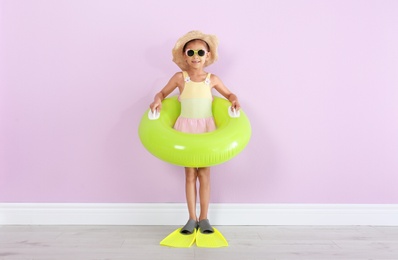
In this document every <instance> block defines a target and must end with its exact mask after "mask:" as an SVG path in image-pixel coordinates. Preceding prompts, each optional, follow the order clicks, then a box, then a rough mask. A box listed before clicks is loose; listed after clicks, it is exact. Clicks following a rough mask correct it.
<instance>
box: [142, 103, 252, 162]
mask: <svg viewBox="0 0 398 260" xmlns="http://www.w3.org/2000/svg"><path fill="white" fill-rule="evenodd" d="M230 105H231V103H230V102H229V101H228V100H226V99H224V98H220V97H214V100H213V107H212V110H213V116H214V120H215V122H216V126H217V129H216V130H215V131H212V132H209V133H203V134H190V133H183V132H179V131H177V130H175V129H174V128H173V126H174V123H175V121H176V120H177V117H178V116H179V115H180V110H181V107H180V102H179V101H178V99H177V97H176V96H173V97H169V98H166V99H164V100H163V101H162V111H161V112H160V117H159V118H158V119H156V120H151V119H149V116H148V113H150V110H149V109H148V110H147V111H146V113H145V114H144V115H143V116H142V118H141V122H140V125H139V129H138V134H139V137H140V140H141V142H142V144H143V145H144V147H145V148H146V149H147V150H148V151H149V152H150V153H151V154H152V155H154V156H156V157H157V158H159V159H161V160H163V161H166V162H169V163H171V164H174V165H179V166H184V167H208V166H213V165H217V164H221V163H224V162H226V161H228V160H230V159H232V158H233V157H235V156H236V155H238V154H239V153H240V152H241V151H242V150H243V149H244V148H245V147H246V145H247V144H248V142H249V140H250V137H251V125H250V122H249V119H248V118H247V116H246V114H245V113H244V112H243V111H242V109H240V111H239V114H240V115H239V117H231V116H233V115H230V114H229V112H228V110H229V106H230ZM235 116H236V115H235Z"/></svg>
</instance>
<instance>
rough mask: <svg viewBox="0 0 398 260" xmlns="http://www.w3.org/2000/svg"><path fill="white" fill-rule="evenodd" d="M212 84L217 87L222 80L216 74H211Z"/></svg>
mask: <svg viewBox="0 0 398 260" xmlns="http://www.w3.org/2000/svg"><path fill="white" fill-rule="evenodd" d="M210 82H211V83H212V85H217V83H219V82H220V78H219V77H218V76H217V75H215V74H211V75H210Z"/></svg>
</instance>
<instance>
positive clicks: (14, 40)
mask: <svg viewBox="0 0 398 260" xmlns="http://www.w3.org/2000/svg"><path fill="white" fill-rule="evenodd" d="M243 3H244V5H243V4H237V5H234V4H232V2H231V1H221V0H220V1H210V0H205V1H201V2H197V3H193V2H187V1H183V0H172V1H154V0H142V1H127V0H126V1H113V0H112V1H111V0H109V1H97V0H84V1H69V0H61V1H52V0H42V1H40V0H35V1H23V0H1V1H0V8H1V13H0V15H1V20H0V23H1V24H0V26H1V27H0V38H1V40H0V55H1V56H0V57H1V59H0V69H1V74H0V77H1V78H0V79H1V82H0V84H1V87H0V95H1V96H0V101H1V103H0V108H1V111H0V115H1V118H0V120H1V121H0V124H1V125H0V142H1V145H0V202H76V203H78V202H82V203H83V202H92V203H94V202H98V203H101V202H111V203H112V202H121V203H124V202H126V203H135V202H184V201H185V199H184V198H185V197H184V187H183V186H184V176H183V169H182V168H180V167H177V166H172V165H169V164H167V163H165V162H162V161H160V160H158V159H156V158H155V157H153V156H151V155H150V154H149V153H148V152H147V151H146V150H145V149H144V148H143V146H142V145H141V143H140V141H139V139H138V135H137V128H138V124H139V119H140V117H141V116H142V114H143V113H144V111H145V110H146V109H147V107H148V105H149V103H150V102H151V101H152V98H153V95H154V94H155V93H156V92H157V91H158V90H159V89H160V88H161V87H163V85H164V84H165V83H166V82H167V80H168V79H169V78H170V76H171V75H172V74H173V73H175V72H176V71H177V70H178V68H177V66H176V65H175V64H174V63H172V62H171V48H172V47H173V45H174V43H175V41H176V39H177V38H178V37H180V36H181V35H182V34H184V33H186V32H187V31H189V30H192V29H200V30H203V31H204V32H207V33H214V34H217V35H218V36H219V38H220V46H219V55H220V60H219V61H218V62H217V63H216V64H214V65H212V66H211V67H209V71H210V72H213V73H215V74H217V75H218V76H220V77H221V78H222V79H223V81H224V83H225V84H226V85H227V86H228V87H229V88H230V89H231V90H233V91H234V92H236V93H237V94H238V95H239V97H240V100H241V104H242V106H243V109H244V110H245V111H246V113H247V114H248V115H249V117H250V120H251V123H252V128H253V135H252V139H251V142H250V143H249V145H248V146H247V148H246V149H245V150H244V152H242V153H241V154H240V155H238V156H237V157H236V158H234V159H233V160H231V161H229V162H227V163H225V164H223V165H219V166H216V167H214V168H213V169H212V171H213V177H212V178H213V179H212V189H213V190H212V201H213V202H220V203H233V202H237V203H238V202H239V203H398V189H397V187H396V183H397V182H398V177H397V176H398V134H397V133H398V76H397V75H398V34H397V32H398V15H397V13H398V1H394V0H391V1H385V0H382V1H379V0H374V1H366V0H361V1H296V0H291V1H276V0H275V1H265V0H257V1H254V0H248V1H244V2H243Z"/></svg>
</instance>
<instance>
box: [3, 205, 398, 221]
mask: <svg viewBox="0 0 398 260" xmlns="http://www.w3.org/2000/svg"><path fill="white" fill-rule="evenodd" d="M187 219H188V214H187V209H186V205H185V204H184V203H133V204H118V203H117V204H101V203H100V204H91V203H89V204H84V203H77V204H75V203H72V204H70V203H66V204H64V203H33V204H31V203H27V204H25V203H0V225H181V224H183V223H185V222H186V220H187ZM209 219H210V220H211V223H212V224H213V225H372V226H398V204H377V205H376V204H211V205H210V212H209Z"/></svg>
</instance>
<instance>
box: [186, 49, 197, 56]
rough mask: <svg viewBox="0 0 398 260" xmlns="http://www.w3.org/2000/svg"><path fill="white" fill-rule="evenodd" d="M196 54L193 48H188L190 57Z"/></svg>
mask: <svg viewBox="0 0 398 260" xmlns="http://www.w3.org/2000/svg"><path fill="white" fill-rule="evenodd" d="M194 54H195V52H194V51H193V50H187V55H188V56H189V57H192V56H193V55H194Z"/></svg>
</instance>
